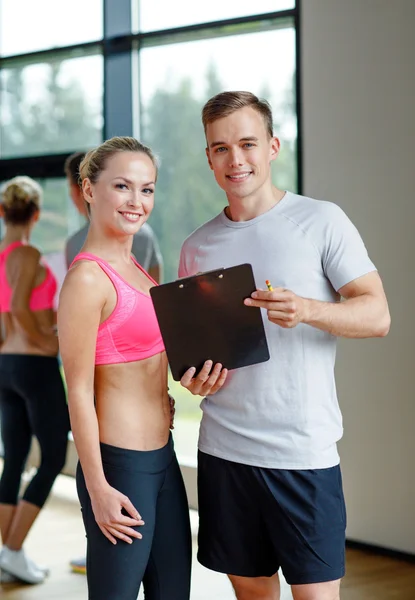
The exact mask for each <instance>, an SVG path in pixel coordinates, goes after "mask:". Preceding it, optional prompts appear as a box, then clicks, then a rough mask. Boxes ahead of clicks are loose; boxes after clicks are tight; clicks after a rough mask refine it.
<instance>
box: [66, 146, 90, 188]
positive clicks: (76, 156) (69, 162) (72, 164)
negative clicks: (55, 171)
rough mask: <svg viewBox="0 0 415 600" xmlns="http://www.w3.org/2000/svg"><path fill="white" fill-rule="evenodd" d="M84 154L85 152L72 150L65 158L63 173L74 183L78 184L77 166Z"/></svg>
mask: <svg viewBox="0 0 415 600" xmlns="http://www.w3.org/2000/svg"><path fill="white" fill-rule="evenodd" d="M84 156H85V152H74V153H73V154H71V155H70V156H68V158H67V159H66V160H65V166H64V169H65V173H66V175H67V177H69V179H70V180H71V182H72V183H74V184H75V185H80V182H81V180H80V174H79V166H80V164H81V162H82V160H83V158H84Z"/></svg>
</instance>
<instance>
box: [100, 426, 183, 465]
mask: <svg viewBox="0 0 415 600" xmlns="http://www.w3.org/2000/svg"><path fill="white" fill-rule="evenodd" d="M100 451H101V458H102V463H103V466H104V470H105V467H115V468H117V469H123V470H126V471H141V472H146V473H157V472H160V471H163V470H164V469H166V468H167V467H168V466H169V464H170V463H171V461H172V460H173V458H174V444H173V438H172V435H171V433H169V434H168V436H167V437H166V438H165V439H163V440H162V441H161V443H160V444H159V445H158V446H156V447H155V448H151V449H144V450H142V449H134V448H129V447H126V446H125V445H123V446H118V445H114V444H108V443H105V442H102V441H101V443H100Z"/></svg>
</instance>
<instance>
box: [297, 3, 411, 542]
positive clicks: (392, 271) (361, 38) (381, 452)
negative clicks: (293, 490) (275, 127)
mask: <svg viewBox="0 0 415 600" xmlns="http://www.w3.org/2000/svg"><path fill="white" fill-rule="evenodd" d="M414 23H415V1H414V0H303V1H302V28H301V29H302V31H301V35H302V87H303V94H302V100H303V101H302V106H303V125H304V127H303V134H304V138H303V142H304V144H303V152H304V171H303V173H304V190H303V191H304V193H305V194H306V195H310V196H314V197H317V198H324V199H327V200H332V201H334V202H336V203H338V204H339V205H340V206H342V207H343V209H344V210H345V211H346V213H347V214H348V215H349V216H350V217H351V219H352V220H353V221H354V222H355V224H356V225H357V227H358V229H359V230H360V232H361V234H362V236H363V238H364V240H365V243H366V245H367V247H368V250H369V253H370V255H371V257H372V260H374V262H375V264H376V265H377V267H378V269H379V271H380V273H381V276H382V278H383V281H384V285H385V288H386V291H387V295H388V298H389V303H390V309H391V313H392V329H391V332H390V334H389V336H388V337H387V338H385V339H381V340H364V341H358V340H352V341H349V340H348V341H344V340H342V341H341V342H340V344H339V352H338V359H337V382H338V391H339V398H340V403H341V407H342V410H343V415H344V425H345V436H344V439H343V441H342V442H341V444H340V452H341V457H342V467H343V478H344V483H345V493H346V501H347V504H348V520H349V525H348V537H349V538H351V539H355V540H359V541H364V542H367V543H372V544H379V545H382V546H386V547H389V548H394V549H397V550H401V551H406V552H412V553H414V552H415V432H414V429H415V317H414V314H415V276H414V272H415V242H414V240H415V235H414V228H415V185H414V174H415V160H414V159H415V152H414V148H415V42H414V40H415V34H414Z"/></svg>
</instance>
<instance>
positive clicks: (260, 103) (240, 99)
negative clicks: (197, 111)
mask: <svg viewBox="0 0 415 600" xmlns="http://www.w3.org/2000/svg"><path fill="white" fill-rule="evenodd" d="M246 106H251V107H252V108H253V109H254V110H256V111H257V112H258V113H260V115H261V116H262V118H263V119H264V123H265V127H266V130H267V133H268V135H269V136H270V137H273V135H274V134H273V126H272V110H271V106H270V105H269V103H268V102H267V101H266V100H260V99H259V98H258V97H257V96H255V94H252V93H251V92H221V93H220V94H216V96H213V98H211V99H210V100H208V101H207V102H206V104H205V106H204V107H203V109H202V122H203V127H204V129H205V133H206V127H207V125H208V124H209V123H213V122H214V121H217V120H218V119H222V118H223V117H227V116H229V115H231V114H232V113H234V112H235V111H237V110H239V109H240V108H245V107H246Z"/></svg>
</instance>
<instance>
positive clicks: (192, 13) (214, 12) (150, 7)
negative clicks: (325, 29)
mask: <svg viewBox="0 0 415 600" xmlns="http://www.w3.org/2000/svg"><path fill="white" fill-rule="evenodd" d="M294 6H295V0H262V2H257V3H256V4H253V3H252V0H226V1H225V2H224V1H223V0H210V2H197V1H195V0H194V1H193V2H189V0H175V1H174V2H172V0H157V2H154V0H141V2H140V18H139V22H140V30H141V31H152V30H153V31H157V30H162V29H171V28H173V27H181V26H183V25H194V24H196V23H203V22H206V23H208V22H210V21H220V20H224V19H232V18H234V17H245V16H249V15H253V14H255V15H258V14H264V13H270V12H274V11H280V10H288V9H291V8H294Z"/></svg>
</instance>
